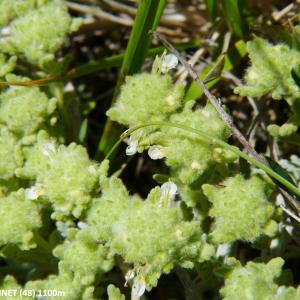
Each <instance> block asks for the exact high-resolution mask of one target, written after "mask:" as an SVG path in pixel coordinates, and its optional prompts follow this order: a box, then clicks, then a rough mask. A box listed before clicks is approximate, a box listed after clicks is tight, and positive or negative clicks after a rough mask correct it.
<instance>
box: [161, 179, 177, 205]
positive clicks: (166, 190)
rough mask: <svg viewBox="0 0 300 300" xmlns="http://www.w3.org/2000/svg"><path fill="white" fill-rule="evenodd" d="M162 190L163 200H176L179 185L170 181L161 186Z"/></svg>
mask: <svg viewBox="0 0 300 300" xmlns="http://www.w3.org/2000/svg"><path fill="white" fill-rule="evenodd" d="M160 190H161V197H162V198H163V199H166V198H167V199H170V200H174V199H175V196H176V193H177V185H176V184H175V183H174V182H172V181H168V182H165V183H164V184H163V185H162V186H161V188H160Z"/></svg>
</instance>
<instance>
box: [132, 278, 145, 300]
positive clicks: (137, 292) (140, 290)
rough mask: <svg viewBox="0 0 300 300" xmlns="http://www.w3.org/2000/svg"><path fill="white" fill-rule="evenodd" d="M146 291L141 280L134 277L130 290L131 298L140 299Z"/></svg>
mask: <svg viewBox="0 0 300 300" xmlns="http://www.w3.org/2000/svg"><path fill="white" fill-rule="evenodd" d="M145 290H146V283H145V281H144V280H143V279H140V278H139V277H136V278H135V279H134V281H133V285H132V289H131V297H132V299H134V298H140V297H141V296H143V294H144V293H145Z"/></svg>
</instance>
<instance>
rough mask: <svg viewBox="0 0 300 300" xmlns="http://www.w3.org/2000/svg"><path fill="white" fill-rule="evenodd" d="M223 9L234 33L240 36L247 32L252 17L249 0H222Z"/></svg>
mask: <svg viewBox="0 0 300 300" xmlns="http://www.w3.org/2000/svg"><path fill="white" fill-rule="evenodd" d="M222 11H223V14H224V17H225V20H226V22H227V25H228V27H229V29H230V30H231V32H232V33H234V34H235V35H236V36H238V37H242V36H243V35H244V34H245V33H247V31H248V22H247V21H249V18H250V12H249V9H248V3H247V0H222Z"/></svg>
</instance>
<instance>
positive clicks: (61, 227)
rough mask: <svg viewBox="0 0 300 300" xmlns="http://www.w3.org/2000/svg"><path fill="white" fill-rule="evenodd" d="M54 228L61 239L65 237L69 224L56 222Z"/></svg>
mask: <svg viewBox="0 0 300 300" xmlns="http://www.w3.org/2000/svg"><path fill="white" fill-rule="evenodd" d="M56 228H57V230H58V231H59V232H60V234H61V236H62V237H64V238H65V237H67V230H68V229H69V224H67V223H64V222H61V221H57V222H56Z"/></svg>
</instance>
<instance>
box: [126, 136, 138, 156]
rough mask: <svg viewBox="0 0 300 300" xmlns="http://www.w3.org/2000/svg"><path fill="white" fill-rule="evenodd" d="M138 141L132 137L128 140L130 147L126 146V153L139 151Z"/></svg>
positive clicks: (130, 153)
mask: <svg viewBox="0 0 300 300" xmlns="http://www.w3.org/2000/svg"><path fill="white" fill-rule="evenodd" d="M137 146H138V141H136V140H133V139H132V138H131V137H130V138H129V141H128V147H127V148H126V155H134V154H135V153H136V152H137Z"/></svg>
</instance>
